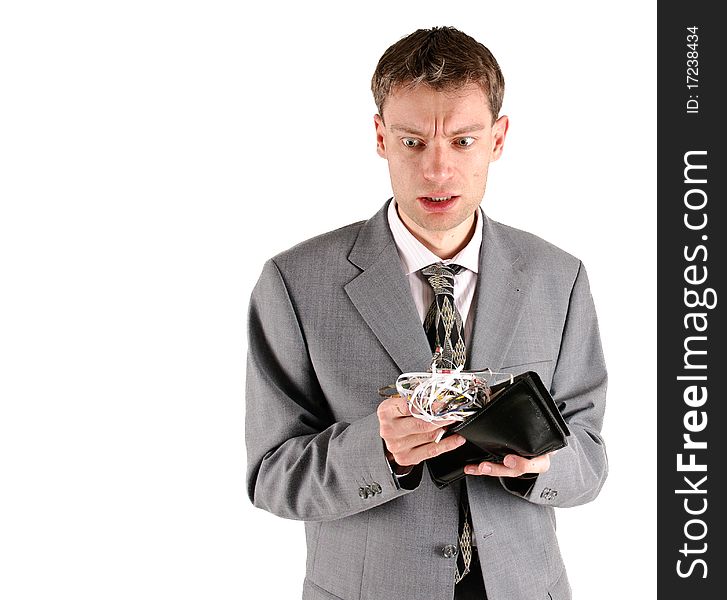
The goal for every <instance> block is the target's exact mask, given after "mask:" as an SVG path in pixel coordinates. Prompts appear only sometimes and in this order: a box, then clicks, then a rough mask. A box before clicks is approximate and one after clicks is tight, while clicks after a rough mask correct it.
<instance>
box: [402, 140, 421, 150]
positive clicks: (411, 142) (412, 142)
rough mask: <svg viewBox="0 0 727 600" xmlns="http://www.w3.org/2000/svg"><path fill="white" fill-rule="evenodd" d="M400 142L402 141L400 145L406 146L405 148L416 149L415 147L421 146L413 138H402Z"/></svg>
mask: <svg viewBox="0 0 727 600" xmlns="http://www.w3.org/2000/svg"><path fill="white" fill-rule="evenodd" d="M401 141H402V143H403V144H404V145H405V146H406V147H407V148H416V147H418V146H421V142H420V141H419V140H415V139H414V138H404V139H403V140H401Z"/></svg>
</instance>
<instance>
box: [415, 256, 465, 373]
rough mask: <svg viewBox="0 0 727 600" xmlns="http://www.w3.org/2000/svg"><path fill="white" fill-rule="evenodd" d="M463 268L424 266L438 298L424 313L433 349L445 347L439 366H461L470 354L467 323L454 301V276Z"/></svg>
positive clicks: (452, 367)
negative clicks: (465, 341)
mask: <svg viewBox="0 0 727 600" xmlns="http://www.w3.org/2000/svg"><path fill="white" fill-rule="evenodd" d="M463 268H464V267H461V266H459V265H445V264H442V263H434V264H433V265H429V266H428V267H424V268H423V269H422V275H424V277H425V278H426V280H427V281H428V282H429V285H431V286H432V289H433V290H434V302H432V305H431V306H430V307H429V310H428V311H427V315H426V317H424V331H426V333H427V338H428V339H429V345H430V346H431V347H432V350H436V348H441V350H442V355H441V358H440V359H439V361H438V364H437V366H438V367H440V368H444V369H456V368H457V367H461V366H463V365H464V363H465V360H466V358H467V349H466V347H465V344H464V323H463V322H462V315H460V314H459V311H458V310H457V307H456V306H455V304H454V276H455V275H456V274H457V273H459V272H460V271H461V270H462V269H463Z"/></svg>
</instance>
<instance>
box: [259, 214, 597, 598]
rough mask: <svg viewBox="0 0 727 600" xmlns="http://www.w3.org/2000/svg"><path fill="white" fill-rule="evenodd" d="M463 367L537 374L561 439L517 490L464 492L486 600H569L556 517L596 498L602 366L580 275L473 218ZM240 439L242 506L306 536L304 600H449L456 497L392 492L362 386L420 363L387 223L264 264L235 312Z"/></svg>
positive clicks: (540, 248) (425, 358) (412, 311)
mask: <svg viewBox="0 0 727 600" xmlns="http://www.w3.org/2000/svg"><path fill="white" fill-rule="evenodd" d="M483 223H484V229H483V241H482V249H481V255H480V271H479V282H478V287H477V296H476V298H475V300H474V302H473V307H472V310H474V318H475V322H474V329H473V333H472V339H471V341H470V343H469V344H468V353H469V365H468V366H469V367H475V368H485V367H491V368H492V369H494V370H497V371H506V372H513V373H520V372H524V371H527V370H534V371H537V372H538V373H539V374H540V376H541V378H542V379H543V381H544V383H545V385H546V386H547V387H549V388H550V390H551V393H552V395H553V397H554V398H555V400H556V402H557V404H558V406H559V408H560V410H561V412H562V414H563V416H564V417H565V419H566V421H567V422H568V426H569V428H570V430H571V436H570V438H569V444H568V446H567V447H566V448H563V449H562V450H559V451H558V452H557V453H556V454H555V455H554V456H553V457H552V461H551V467H550V470H549V471H548V472H547V473H543V474H541V475H539V476H538V477H537V479H535V480H534V481H533V480H530V481H523V480H520V479H506V478H502V479H500V478H494V477H487V476H483V477H472V476H468V477H467V478H466V479H465V480H463V481H465V482H466V483H465V484H466V485H467V490H468V496H469V501H470V508H471V513H472V520H473V524H474V530H475V536H476V541H477V545H478V548H479V552H480V557H481V561H482V570H483V577H484V581H485V586H486V588H487V595H488V598H489V600H534V599H540V598H542V599H546V598H552V599H554V600H560V599H562V598H570V586H569V584H568V580H567V577H566V574H565V569H564V566H563V561H562V559H561V555H560V552H559V549H558V543H557V540H556V534H555V515H554V511H553V507H555V506H560V507H563V506H574V505H578V504H583V503H585V502H588V501H590V500H592V499H593V498H595V497H596V495H597V494H598V492H599V490H600V489H601V486H602V485H603V482H604V480H605V478H606V473H607V460H606V451H605V447H604V444H603V440H602V438H601V436H600V433H599V431H600V429H601V424H602V420H603V412H604V405H605V393H606V369H605V365H604V360H603V354H602V351H601V344H600V340H599V334H598V325H597V322H596V314H595V311H594V307H593V301H592V298H591V294H590V291H589V287H588V280H587V277H586V272H585V270H584V268H583V265H582V264H581V263H580V261H578V260H577V259H575V258H573V257H572V256H570V255H569V254H566V253H565V252H563V251H562V250H559V249H558V248H556V247H554V246H553V245H551V244H548V243H547V242H545V241H543V240H541V239H540V238H537V237H535V236H533V235H531V234H528V233H525V232H522V231H518V230H516V229H513V228H510V227H507V226H505V225H502V224H500V223H497V222H495V221H492V220H490V219H488V218H487V217H485V218H484V222H483ZM248 333H249V353H248V364H247V384H246V386H247V389H246V396H247V409H246V439H247V453H248V474H247V482H248V494H249V496H250V498H251V500H252V502H253V503H254V504H255V506H257V507H260V508H263V509H265V510H268V511H270V512H272V513H274V514H276V515H279V516H281V517H285V518H289V519H300V520H303V521H305V522H306V524H305V530H306V541H307V548H308V557H307V563H306V580H305V582H304V589H303V598H304V599H311V600H312V599H324V598H325V599H334V598H341V599H345V600H359V599H361V600H363V599H366V600H388V599H396V600H421V599H424V598H426V599H430V598H431V599H435V600H440V599H441V600H444V599H447V600H449V599H451V598H452V596H453V586H454V569H455V561H454V559H452V558H446V557H445V556H444V554H443V552H442V549H443V547H444V546H446V545H448V544H456V543H457V519H458V512H457V503H458V498H459V485H460V484H455V485H452V486H449V487H448V488H446V489H443V490H439V489H437V488H436V487H435V486H434V485H433V484H432V482H431V480H430V478H429V476H428V474H427V472H426V470H424V471H423V473H422V469H421V468H419V469H417V470H416V471H415V473H414V474H413V476H410V477H409V478H407V479H406V480H405V481H406V484H405V485H400V482H398V481H397V480H396V479H395V478H394V477H393V476H392V475H391V472H390V469H389V465H388V463H387V461H386V458H385V456H384V451H383V444H382V440H381V438H380V436H379V424H378V419H377V416H376V407H377V406H378V404H379V402H380V397H379V396H378V394H377V389H378V388H379V387H381V386H383V385H386V384H389V383H393V382H394V381H395V380H396V378H397V377H398V376H399V374H401V373H402V372H407V371H420V370H422V369H426V368H427V366H428V365H429V363H430V361H431V354H432V353H431V350H430V348H429V344H428V342H427V338H426V336H425V334H424V330H423V328H422V324H421V322H420V321H419V317H418V314H417V311H416V308H415V306H414V301H413V299H412V297H411V291H410V289H409V285H408V283H407V281H406V279H405V276H404V274H403V271H402V268H401V262H400V259H399V256H398V253H397V250H396V246H395V244H394V240H393V238H392V235H391V232H390V230H389V227H388V223H387V220H386V205H385V206H384V207H383V208H382V209H381V210H380V211H379V212H378V213H377V214H376V215H375V216H374V217H372V218H371V219H370V220H368V221H365V222H360V223H355V224H353V225H349V226H347V227H344V228H342V229H338V230H336V231H332V232H330V233H326V234H324V235H321V236H319V237H316V238H314V239H311V240H308V241H306V242H303V243H301V244H299V245H297V246H295V247H293V248H291V249H290V250H287V251H285V252H283V253H282V254H279V255H278V256H276V257H274V258H273V259H271V260H269V261H268V262H267V263H266V264H265V266H264V268H263V272H262V275H261V276H260V279H259V281H258V283H257V285H256V287H255V289H254V291H253V293H252V298H251V302H250V312H249V329H248Z"/></svg>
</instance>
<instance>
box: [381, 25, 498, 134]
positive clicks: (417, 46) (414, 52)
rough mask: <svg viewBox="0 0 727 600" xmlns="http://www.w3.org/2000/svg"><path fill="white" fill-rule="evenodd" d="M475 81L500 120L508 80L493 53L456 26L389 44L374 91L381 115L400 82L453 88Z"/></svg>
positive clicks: (495, 117)
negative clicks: (393, 90)
mask: <svg viewBox="0 0 727 600" xmlns="http://www.w3.org/2000/svg"><path fill="white" fill-rule="evenodd" d="M469 83H475V84H477V85H479V86H480V87H481V88H482V91H483V92H484V93H485V96H486V97H487V100H488V102H489V105H490V112H491V113H492V120H493V121H494V120H495V119H497V117H498V115H499V114H500V108H501V107H502V98H503V96H504V94H505V79H504V77H503V76H502V71H500V65H498V64H497V61H496V60H495V57H494V56H493V55H492V53H491V52H490V51H489V50H488V49H487V48H486V47H485V46H483V45H482V44H480V43H479V42H478V41H477V40H475V39H474V38H472V37H470V36H468V35H467V34H466V33H463V32H461V31H460V30H459V29H455V28H454V27H433V28H431V29H417V30H416V31H415V32H414V33H411V34H409V35H408V36H406V37H405V38H402V39H400V40H399V41H398V42H396V43H395V44H393V45H392V46H390V47H389V48H388V49H387V50H386V52H384V54H383V55H382V56H381V58H380V59H379V63H378V64H377V65H376V70H375V71H374V76H373V77H372V79H371V91H372V92H373V93H374V101H375V102H376V107H377V109H378V111H379V115H381V118H382V119H383V117H384V113H383V110H384V102H385V101H386V98H387V97H388V96H389V94H390V93H391V91H392V89H393V88H394V87H396V86H399V85H404V86H416V85H419V84H426V85H429V86H431V87H432V88H434V89H435V90H451V89H457V88H460V87H462V86H465V85H467V84H469Z"/></svg>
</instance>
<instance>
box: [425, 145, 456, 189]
mask: <svg viewBox="0 0 727 600" xmlns="http://www.w3.org/2000/svg"><path fill="white" fill-rule="evenodd" d="M448 150H449V149H448V148H446V147H443V146H441V145H439V144H434V145H432V146H430V147H429V148H427V152H426V155H425V156H424V164H423V168H424V178H425V179H426V180H427V181H431V182H432V183H444V182H446V181H448V180H449V179H450V178H451V177H452V174H453V173H454V170H453V165H452V161H451V157H450V155H449V152H448Z"/></svg>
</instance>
